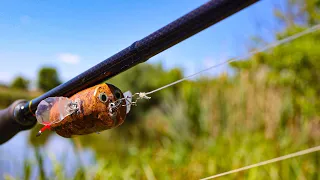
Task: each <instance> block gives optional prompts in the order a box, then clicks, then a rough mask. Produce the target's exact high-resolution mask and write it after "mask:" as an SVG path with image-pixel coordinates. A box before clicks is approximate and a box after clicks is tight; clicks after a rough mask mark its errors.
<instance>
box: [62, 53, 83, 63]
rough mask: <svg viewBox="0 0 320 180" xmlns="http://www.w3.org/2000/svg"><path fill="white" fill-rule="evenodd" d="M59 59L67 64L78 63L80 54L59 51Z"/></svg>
mask: <svg viewBox="0 0 320 180" xmlns="http://www.w3.org/2000/svg"><path fill="white" fill-rule="evenodd" d="M58 58H59V60H60V61H62V62H64V63H67V64H78V63H79V62H80V56H78V55H76V54H71V53H61V54H58Z"/></svg>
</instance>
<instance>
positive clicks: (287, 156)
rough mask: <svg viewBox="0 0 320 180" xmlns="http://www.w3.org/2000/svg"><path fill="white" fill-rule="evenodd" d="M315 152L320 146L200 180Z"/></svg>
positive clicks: (319, 149)
mask: <svg viewBox="0 0 320 180" xmlns="http://www.w3.org/2000/svg"><path fill="white" fill-rule="evenodd" d="M316 151H320V146H316V147H313V148H309V149H306V150H302V151H298V152H295V153H292V154H288V155H285V156H280V157H277V158H274V159H270V160H267V161H263V162H260V163H257V164H252V165H250V166H245V167H242V168H239V169H235V170H232V171H228V172H224V173H221V174H217V175H214V176H210V177H206V178H203V179H201V180H208V179H214V178H217V177H221V176H225V175H228V174H233V173H237V172H240V171H244V170H248V169H251V168H255V167H259V166H263V165H266V164H271V163H274V162H278V161H282V160H285V159H289V158H293V157H297V156H302V155H305V154H309V153H313V152H316Z"/></svg>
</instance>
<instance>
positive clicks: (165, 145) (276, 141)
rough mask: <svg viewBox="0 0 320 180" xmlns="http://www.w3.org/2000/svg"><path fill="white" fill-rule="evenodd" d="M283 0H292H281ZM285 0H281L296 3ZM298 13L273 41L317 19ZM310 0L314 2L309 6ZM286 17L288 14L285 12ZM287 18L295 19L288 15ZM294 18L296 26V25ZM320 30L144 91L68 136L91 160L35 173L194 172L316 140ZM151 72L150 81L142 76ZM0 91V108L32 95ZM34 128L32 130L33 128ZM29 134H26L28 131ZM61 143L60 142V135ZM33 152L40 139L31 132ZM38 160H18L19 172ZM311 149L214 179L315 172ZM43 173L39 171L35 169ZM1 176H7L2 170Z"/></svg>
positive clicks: (160, 78)
mask: <svg viewBox="0 0 320 180" xmlns="http://www.w3.org/2000/svg"><path fill="white" fill-rule="evenodd" d="M290 2H291V1H290ZM301 2H302V1H294V2H292V4H290V5H289V7H292V8H294V7H297V6H298V7H300V6H299V3H301ZM304 2H307V4H308V6H307V7H306V9H303V8H302V9H300V11H301V12H304V13H302V15H301V13H300V14H298V15H296V16H300V15H301V16H303V17H305V16H304V15H305V14H307V15H309V16H306V19H304V20H303V21H301V20H300V21H299V22H300V25H299V26H298V25H296V24H295V18H293V19H283V17H284V16H285V15H286V12H281V11H276V15H277V16H278V17H279V19H280V20H281V22H282V23H283V24H284V30H283V31H281V32H280V33H278V34H276V35H275V36H277V37H278V39H281V38H284V37H286V36H289V35H292V34H294V33H296V32H300V31H302V30H303V29H305V28H306V27H307V26H308V25H311V24H314V23H316V22H318V21H319V20H318V18H319V14H316V12H317V11H314V9H313V8H311V7H312V6H311V5H310V4H312V3H315V4H316V3H317V2H316V1H311V0H310V1H307V0H306V1H304ZM315 4H313V5H314V7H316V6H315ZM286 17H287V16H286ZM292 17H295V16H292ZM301 22H304V23H302V25H301ZM319 49H320V33H319V32H317V33H313V34H310V35H308V36H305V37H302V38H300V39H297V40H295V41H292V42H290V43H288V44H285V45H281V46H279V47H276V48H275V49H273V50H271V51H269V52H267V53H259V54H257V55H255V56H253V57H252V58H250V59H244V60H243V61H241V62H235V63H232V64H231V65H230V68H231V69H232V70H234V71H235V74H234V75H232V76H231V75H228V74H227V73H225V74H221V75H220V76H218V77H202V78H198V79H196V80H194V81H186V82H183V83H181V84H178V85H175V86H173V87H170V88H168V89H165V90H163V91H160V92H158V93H155V94H153V95H152V99H150V100H142V101H140V102H139V104H138V106H137V107H133V108H132V110H131V112H130V114H129V116H128V117H127V119H126V122H125V123H124V124H123V125H122V126H121V127H118V128H116V129H112V130H108V131H105V132H102V133H101V134H99V135H97V134H92V135H88V136H81V137H77V138H75V139H73V140H72V141H73V144H74V149H75V150H76V152H78V153H75V154H74V158H78V159H79V157H80V156H81V151H82V150H83V149H84V148H89V149H91V150H92V151H94V152H95V156H96V157H95V158H96V165H95V166H93V167H84V166H82V165H81V163H80V165H79V168H78V169H77V171H76V174H75V175H74V177H67V176H66V175H65V173H64V170H63V169H64V164H63V163H62V162H58V161H55V160H53V161H52V164H53V167H54V169H53V174H50V175H48V174H41V171H39V172H40V173H39V176H38V177H39V178H40V179H47V178H51V179H66V178H70V179H96V180H100V179H101V180H102V179H198V178H202V177H206V176H209V175H214V174H217V173H221V172H224V171H228V170H231V169H235V168H240V167H243V166H246V165H250V164H253V163H257V162H260V161H263V160H268V159H271V158H275V157H278V156H281V155H285V154H289V153H292V152H296V151H299V150H303V149H306V148H309V147H313V146H317V145H319V144H320V110H319V109H320V84H319V83H320V50H319ZM151 77H152V78H151ZM181 77H183V73H182V71H181V70H180V69H178V68H177V69H172V70H169V71H166V70H164V69H163V68H162V67H161V65H150V64H141V65H139V66H137V67H135V68H133V69H131V70H129V71H127V72H125V73H123V74H121V75H119V76H117V77H115V78H113V79H112V80H110V81H108V82H109V83H113V84H114V85H116V86H118V87H119V88H120V89H122V90H123V91H126V90H131V91H132V92H140V91H150V90H153V89H156V88H158V87H160V86H162V85H165V84H167V83H170V82H172V81H175V80H178V79H179V78H181ZM3 89H6V88H1V89H0V99H1V106H2V107H6V106H7V105H9V104H10V102H12V101H13V100H14V99H19V98H27V99H28V98H31V97H34V96H33V95H36V94H33V95H29V94H28V93H19V92H20V91H19V92H18V90H16V91H12V92H11V91H4V90H3ZM36 131H38V129H37V128H34V130H33V132H32V133H33V134H35V132H36ZM32 137H33V136H32ZM61 140H62V141H63V140H66V139H61ZM30 141H31V142H32V144H33V146H34V147H35V151H36V152H37V151H38V150H39V148H40V147H41V146H43V144H45V143H46V141H47V137H46V136H43V137H40V138H39V139H38V140H35V139H34V138H31V139H30ZM36 155H37V160H38V161H37V162H39V163H35V164H32V165H31V164H30V163H28V162H29V161H28V159H26V160H25V168H24V172H25V176H28V174H30V171H32V169H33V168H32V166H37V167H40V169H41V168H43V167H41V158H42V155H41V154H39V153H36ZM319 172H320V154H319V153H313V154H309V155H305V156H301V157H298V158H294V159H289V160H285V161H282V162H279V163H274V164H270V165H266V166H263V167H259V168H254V169H251V170H248V171H245V172H241V173H236V174H233V175H229V176H226V177H224V178H221V179H319V178H320V177H319V176H320V175H319ZM42 173H43V172H42ZM8 178H9V177H8Z"/></svg>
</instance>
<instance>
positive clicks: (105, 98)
mask: <svg viewBox="0 0 320 180" xmlns="http://www.w3.org/2000/svg"><path fill="white" fill-rule="evenodd" d="M99 100H100V101H101V102H103V103H105V102H107V101H108V97H107V95H106V94H105V93H100V94H99Z"/></svg>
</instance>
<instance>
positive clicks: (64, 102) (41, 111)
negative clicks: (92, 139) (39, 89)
mask: <svg viewBox="0 0 320 180" xmlns="http://www.w3.org/2000/svg"><path fill="white" fill-rule="evenodd" d="M123 97H124V98H123ZM131 98H132V94H131V92H130V91H127V92H125V93H124V94H123V93H122V92H121V90H120V89H118V88H117V87H115V86H114V85H111V84H107V83H105V84H99V85H96V86H93V87H91V88H88V89H85V90H83V91H80V92H78V93H76V94H75V95H73V96H71V97H70V98H67V97H48V98H46V99H44V100H42V101H41V102H40V103H39V105H38V108H37V110H36V118H37V121H38V123H40V124H43V125H44V127H43V128H42V129H41V130H40V131H39V132H38V134H37V136H39V135H41V133H42V132H43V131H45V130H46V129H51V130H53V131H55V132H56V133H57V134H59V135H60V136H62V137H66V138H70V137H71V136H73V135H85V134H91V133H95V132H101V131H104V130H107V129H111V128H114V127H117V126H119V125H121V124H122V123H123V122H124V121H125V118H126V115H127V114H128V113H129V111H130V108H131V101H132V99H131Z"/></svg>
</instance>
